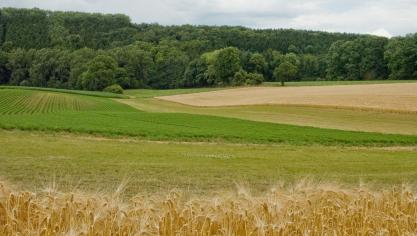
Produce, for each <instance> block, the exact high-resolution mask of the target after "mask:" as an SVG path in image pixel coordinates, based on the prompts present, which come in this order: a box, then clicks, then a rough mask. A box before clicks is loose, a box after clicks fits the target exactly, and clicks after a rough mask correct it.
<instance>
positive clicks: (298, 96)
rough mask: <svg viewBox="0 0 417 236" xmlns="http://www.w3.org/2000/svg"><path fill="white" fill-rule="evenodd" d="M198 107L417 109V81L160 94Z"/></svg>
mask: <svg viewBox="0 0 417 236" xmlns="http://www.w3.org/2000/svg"><path fill="white" fill-rule="evenodd" d="M157 98H158V99H161V100H166V101H171V102H177V103H181V104H186V105H191V106H199V107H218V106H240V105H261V104H277V105H308V106H326V107H344V108H358V109H377V110H387V111H399V112H412V113H416V112H417V83H403V84H368V85H335V86H307V87H250V88H237V89H227V90H220V91H212V92H203V93H194V94H182V95H173V96H163V97H157Z"/></svg>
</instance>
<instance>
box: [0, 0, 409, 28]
mask: <svg viewBox="0 0 417 236" xmlns="http://www.w3.org/2000/svg"><path fill="white" fill-rule="evenodd" d="M0 7H22V8H32V7H38V8H41V9H50V10H64V11H82V12H102V13H124V14H127V15H129V16H130V17H131V19H132V20H133V21H134V22H136V23H142V22H147V23H160V24H163V25H172V24H205V25H243V26H247V27H252V28H295V29H312V30H324V31H338V32H353V33H373V34H377V35H383V36H391V35H394V36H395V35H404V34H407V33H415V32H417V0H395V1H394V0H135V1H134V0H0Z"/></svg>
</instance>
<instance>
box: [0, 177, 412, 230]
mask: <svg viewBox="0 0 417 236" xmlns="http://www.w3.org/2000/svg"><path fill="white" fill-rule="evenodd" d="M0 186H1V187H0V235H415V234H416V233H417V193H416V192H414V191H413V190H412V189H411V188H409V187H407V186H399V187H397V188H395V187H392V188H391V189H389V190H383V191H373V190H369V189H368V188H367V187H364V186H362V187H357V188H352V187H349V188H342V187H340V186H337V185H334V184H311V183H309V182H308V181H300V182H299V183H298V184H295V185H292V186H291V187H288V186H287V187H283V186H284V185H277V187H275V188H273V189H272V190H271V191H270V192H268V193H265V194H264V195H262V196H252V195H251V194H250V193H249V192H248V191H246V190H245V189H244V188H241V189H239V190H238V191H237V192H236V193H234V194H220V195H217V196H211V197H207V196H206V197H185V195H183V194H181V193H175V192H172V193H171V194H169V195H168V196H165V197H153V198H152V197H140V196H137V197H134V198H131V199H130V200H128V201H127V200H125V199H124V198H123V196H122V194H121V193H122V189H123V188H119V189H118V190H117V191H115V193H114V194H110V195H107V194H83V193H60V192H58V191H56V190H55V189H54V188H49V189H47V190H45V191H43V192H40V193H31V192H25V191H23V192H19V191H12V190H10V188H8V186H7V185H5V184H4V183H3V184H1V185H0Z"/></svg>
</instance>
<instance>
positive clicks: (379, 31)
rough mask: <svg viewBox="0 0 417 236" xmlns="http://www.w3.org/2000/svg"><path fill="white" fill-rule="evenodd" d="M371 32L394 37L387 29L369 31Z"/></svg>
mask: <svg viewBox="0 0 417 236" xmlns="http://www.w3.org/2000/svg"><path fill="white" fill-rule="evenodd" d="M369 34H372V35H376V36H382V37H386V38H392V34H390V32H388V31H387V30H386V29H377V30H374V31H372V32H369Z"/></svg>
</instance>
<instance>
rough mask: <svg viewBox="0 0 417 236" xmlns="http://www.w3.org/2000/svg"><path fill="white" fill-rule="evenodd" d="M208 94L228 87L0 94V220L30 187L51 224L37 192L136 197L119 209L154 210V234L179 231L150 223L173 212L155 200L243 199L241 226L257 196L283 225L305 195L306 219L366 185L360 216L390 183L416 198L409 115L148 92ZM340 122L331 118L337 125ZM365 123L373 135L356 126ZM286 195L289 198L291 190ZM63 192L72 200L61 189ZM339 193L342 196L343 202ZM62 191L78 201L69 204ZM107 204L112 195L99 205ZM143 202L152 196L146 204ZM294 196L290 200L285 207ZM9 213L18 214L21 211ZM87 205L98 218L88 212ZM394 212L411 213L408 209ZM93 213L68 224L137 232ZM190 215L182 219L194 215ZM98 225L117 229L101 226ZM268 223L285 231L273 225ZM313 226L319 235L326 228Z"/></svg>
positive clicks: (61, 199) (378, 210) (414, 141)
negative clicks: (181, 100)
mask: <svg viewBox="0 0 417 236" xmlns="http://www.w3.org/2000/svg"><path fill="white" fill-rule="evenodd" d="M216 91H219V92H222V91H227V89H226V88H222V89H216V88H206V89H180V90H130V91H126V96H123V98H122V97H111V96H110V97H109V96H107V95H104V96H101V95H100V94H94V93H93V94H88V95H83V94H82V93H78V92H74V93H68V92H66V91H57V90H37V89H30V90H27V89H17V88H2V89H0V127H2V129H1V130H0V144H1V152H0V163H2V164H1V165H0V182H1V183H2V184H1V186H2V187H0V206H1V204H3V205H4V206H6V207H3V208H1V207H0V214H1V211H3V212H7V215H8V216H10V217H11V218H7V219H6V218H4V220H6V222H9V221H10V222H12V219H17V218H18V216H13V214H18V215H21V214H23V213H16V212H13V211H12V209H13V207H12V206H13V205H14V204H18V203H17V202H16V201H14V200H13V199H12V198H10V197H11V196H18V197H19V199H26V197H27V196H28V195H27V194H28V193H27V192H26V193H25V192H19V189H24V190H26V191H30V192H33V193H34V195H31V196H32V197H31V198H30V200H28V201H30V202H32V204H37V205H38V206H39V208H43V207H45V210H44V211H43V214H44V215H43V216H40V215H38V216H37V217H45V218H47V219H50V220H51V221H52V219H53V218H54V214H58V213H57V212H58V211H60V210H59V209H61V208H59V207H58V208H54V207H46V205H43V204H41V202H44V201H45V199H44V196H55V198H54V199H56V204H67V205H68V204H69V205H71V204H77V205H78V206H80V204H81V205H82V204H84V203H83V202H84V201H94V202H96V203H97V204H107V205H108V206H110V205H109V204H114V205H113V206H119V205H120V204H125V201H126V199H136V200H137V201H140V202H136V203H135V206H129V208H130V209H136V210H139V211H140V209H139V208H137V207H139V206H140V204H143V205H142V206H143V207H150V208H152V207H156V208H160V209H161V211H160V212H159V211H158V212H156V211H153V213H152V214H151V213H146V214H145V213H144V214H141V215H140V217H148V218H147V219H148V221H147V222H149V223H150V222H152V224H159V226H158V227H153V226H152V227H151V226H149V227H148V228H146V229H142V230H144V231H146V232H154V233H155V232H157V231H158V230H164V229H165V230H168V231H169V230H174V228H175V227H179V228H180V229H175V230H176V231H178V232H179V231H181V230H186V227H185V226H181V224H179V223H178V224H176V225H175V226H174V225H172V224H170V223H167V222H165V221H160V219H162V218H159V216H161V215H163V214H171V213H168V212H165V209H171V210H173V208H164V207H160V206H162V205H164V204H165V203H164V200H162V199H165V196H168V197H167V198H168V199H170V201H173V202H175V204H177V205H176V206H175V209H178V210H179V211H182V210H185V209H186V208H183V207H182V206H186V205H187V204H196V205H200V206H204V207H206V208H210V209H211V208H212V207H214V205H211V203H213V204H214V202H216V201H218V200H216V199H222V201H224V202H223V203H222V204H225V206H226V205H228V204H237V205H241V204H245V205H244V206H243V205H241V206H242V208H241V210H239V211H237V212H236V214H240V213H239V212H241V211H246V212H250V214H251V215H248V216H247V217H248V218H247V219H246V220H247V222H252V221H253V219H254V218H255V217H256V218H259V217H260V216H261V215H262V214H263V213H261V212H259V211H258V210H257V209H258V208H259V206H260V205H259V204H261V202H263V203H265V202H266V201H267V202H268V203H267V204H270V205H268V208H270V209H272V208H273V205H274V204H276V202H280V204H283V206H286V207H284V208H282V211H280V213H277V212H276V214H277V215H276V216H275V217H276V218H268V219H269V221H268V220H267V219H264V220H263V222H264V223H265V224H266V225H270V224H271V223H272V222H275V221H276V220H278V219H279V220H284V221H286V220H287V219H286V218H285V217H284V215H285V214H287V213H285V212H290V211H292V209H295V208H297V207H301V206H304V203H306V204H308V202H314V204H313V205H311V207H312V208H306V211H305V212H303V213H301V212H300V214H301V215H304V216H307V215H308V214H310V213H311V214H312V215H309V217H315V216H313V215H314V214H316V213H317V211H315V210H314V209H321V208H323V207H331V206H332V204H333V203H332V201H334V203H336V202H338V203H340V202H341V201H344V204H346V206H347V207H348V208H349V209H352V207H354V206H355V200H353V199H357V200H358V201H359V199H361V200H360V201H365V200H364V199H363V198H362V197H363V195H361V193H363V192H364V191H367V196H368V197H369V201H373V203H372V204H374V206H375V207H373V208H372V211H369V212H370V213H369V216H368V217H374V215H375V214H382V215H386V214H388V213H387V212H385V210H383V208H382V207H379V206H382V204H386V203H383V202H380V201H379V200H378V199H381V197H382V195H381V194H386V195H384V197H383V198H384V199H388V198H389V199H396V197H398V196H399V195H398V194H400V193H398V190H397V189H395V186H402V185H403V184H404V183H407V184H409V186H410V189H409V190H407V191H408V192H407V194H406V195H407V197H410V199H412V197H411V196H414V195H413V194H414V193H415V192H413V190H412V189H414V186H415V185H416V184H417V183H416V182H415V180H416V179H417V172H416V171H415V170H416V169H417V160H416V157H417V156H416V153H417V136H416V132H415V131H416V122H415V118H416V114H414V113H407V112H398V113H395V112H384V111H375V110H357V109H347V108H343V109H342V108H338V109H336V108H330V107H314V106H291V105H256V106H250V105H248V106H232V107H193V106H187V105H184V104H178V103H173V102H169V101H163V100H160V99H158V98H156V97H160V96H165V95H168V96H172V95H178V94H182V95H184V96H187V94H190V95H193V96H195V95H196V94H198V93H202V94H206V93H211V92H216ZM182 95H180V96H182ZM317 112H319V114H317ZM271 114H272V115H271ZM290 114H292V116H291V115H290ZM294 118H298V120H297V119H294ZM290 120H292V121H290ZM294 120H295V121H296V122H294ZM361 121H362V123H361ZM285 123H288V124H285ZM338 123H339V124H341V125H338V126H337V125H336V124H338ZM326 125H327V126H328V127H321V126H326ZM349 130H355V131H349ZM370 130H371V131H374V132H365V131H370ZM22 144H24V148H22ZM304 181H305V182H304ZM120 185H122V186H123V187H122V189H123V190H120ZM364 185H365V186H366V190H364V189H365V187H363V186H364ZM277 188H278V189H279V190H278V191H279V192H277ZM380 188H384V189H393V190H392V192H390V193H380V192H378V191H377V189H380ZM10 189H12V190H10ZM15 189H17V190H15ZM117 189H119V190H117ZM271 189H273V190H272V192H271ZM114 191H116V192H115V193H113V192H114ZM120 191H122V192H120ZM173 191H174V192H173ZM294 191H299V192H298V193H299V194H295V195H294ZM67 192H71V193H72V195H66V193H67ZM35 193H37V194H35ZM236 193H237V194H236ZM335 193H336V195H334V194H335ZM2 194H3V195H2ZM44 194H45V195H44ZM137 194H139V196H143V197H138V196H137ZM176 194H178V195H176ZM303 194H304V195H303ZM337 194H341V195H337ZM301 195H303V196H304V197H302V196H301ZM347 195H348V196H349V198H345V197H342V196H347ZM70 196H72V198H74V197H75V199H76V200H73V201H76V202H77V203H75V202H73V203H71V202H67V199H69V198H71V197H70ZM135 196H136V197H135ZM175 196H178V197H175ZM203 196H204V197H203ZM277 196H280V197H277ZM330 196H332V197H330ZM404 197H405V195H404ZM108 199H115V201H114V202H108ZM139 199H142V200H139ZM149 199H153V200H152V203H151V202H149V201H148V200H149ZM191 199H192V200H191ZM267 199H268V200H267ZM284 199H286V200H284ZM323 199H327V200H328V201H327V203H326V204H330V205H326V204H325V203H324V202H325V201H324V200H323ZM348 199H351V200H348ZM116 200H117V201H116ZM136 200H134V201H136ZM292 200H294V201H298V202H299V204H300V205H298V206H295V205H291V201H292ZM25 201H26V200H25ZM269 201H270V202H269ZM303 201H305V202H303ZM329 201H330V202H329ZM129 204H130V203H129ZM322 204H324V205H322ZM410 204H413V203H411V202H410ZM216 206H218V205H216ZM309 206H310V205H309ZM9 207H10V208H9ZM293 207H295V208H293ZM19 209H20V211H22V212H23V211H24V212H26V210H25V208H24V207H23V206H22V207H19ZM213 209H215V208H213ZM224 209H226V208H224ZM358 209H361V208H360V207H359V208H358ZM109 210H110V209H109ZM9 211H10V212H9ZM27 211H28V212H26V213H25V214H35V213H33V212H32V213H29V212H30V209H27ZM89 211H90V212H96V213H97V212H98V209H97V208H91V209H90V210H89ZM168 211H170V210H168ZM54 212H55V213H54ZM314 212H316V213H314ZM371 212H372V213H371ZM401 212H403V213H404V212H405V211H404V210H401ZM5 214H6V213H5ZM59 214H64V213H63V212H61V213H59ZM147 214H148V215H147ZM199 214H200V213H199ZM201 214H203V212H201ZM210 214H211V215H216V217H214V218H210V217H209V216H207V217H209V218H210V220H211V221H212V222H213V224H216V225H217V226H214V225H213V226H212V227H213V228H211V229H207V228H204V229H203V228H201V229H199V230H208V231H210V232H218V230H225V229H224V227H226V226H225V225H222V224H221V223H220V221H221V220H220V219H223V218H222V217H224V216H222V215H221V214H220V212H217V211H213V212H211V213H210ZM337 214H341V215H340V216H342V215H343V214H342V213H341V212H338V213H337ZM404 214H406V215H409V216H410V217H414V215H413V212H412V211H409V212H406V213H404ZM301 215H300V217H301ZM48 217H49V218H48ZM178 217H183V218H184V217H185V216H178ZM329 217H330V216H329ZM349 217H351V218H349ZM349 217H348V218H346V217H344V218H343V219H345V221H344V222H348V221H349V220H348V219H352V223H346V224H347V226H346V228H344V229H338V230H342V231H343V230H346V232H356V231H354V228H355V227H354V224H353V222H354V221H353V219H354V217H355V216H354V214H353V213H352V215H351V216H349ZM98 219H99V220H100V222H102V223H98V221H88V220H81V218H79V220H81V221H79V222H78V221H77V222H78V223H77V227H80V228H77V229H75V228H74V229H73V230H74V231H77V232H82V231H83V230H84V228H83V227H82V225H84V226H85V225H88V226H91V225H95V227H96V228H95V229H94V232H101V231H100V230H106V232H110V231H111V230H121V231H123V230H126V232H136V231H135V230H137V228H135V229H133V228H132V227H133V226H132V225H129V224H128V223H126V222H136V221H138V220H139V221H140V218H136V216H134V214H133V212H131V213H129V216H121V218H119V219H118V220H117V222H115V221H113V220H114V219H112V218H108V216H106V215H101V216H100V217H99V218H98ZM199 219H200V218H199V217H197V218H195V219H194V218H187V220H189V221H193V222H199ZM207 219H208V218H207ZM224 219H226V218H224ZM332 219H334V218H332ZM26 220H27V219H26V218H22V219H20V220H19V221H16V222H17V224H19V225H21V228H20V229H25V228H26V227H27V226H28V225H30V224H32V223H33V222H32V223H28V222H27V221H26ZM341 220H342V218H340V222H342V221H341ZM395 220H396V221H395V222H397V223H395V224H399V222H402V218H401V217H399V218H397V219H395ZM54 222H55V221H54ZM54 222H51V223H50V224H55V225H56V226H55V230H58V229H59V230H61V231H62V232H65V230H66V228H67V227H68V226H66V225H65V223H64V222H61V223H59V224H58V223H57V222H55V223H54ZM105 222H106V223H105ZM123 222H125V223H123ZM164 222H165V223H164ZM297 222H298V223H299V224H300V225H299V226H297V229H298V230H299V229H301V228H302V227H306V228H310V227H312V226H311V225H309V224H313V223H311V222H310V223H307V222H305V223H302V222H303V221H302V220H301V218H300V220H297ZM1 223H2V222H0V230H3V232H13V231H12V230H14V229H12V228H7V227H5V228H1V227H2V224H1ZM200 223H201V222H200ZM200 223H196V224H200ZM98 224H114V225H115V227H113V228H112V229H106V228H105V227H104V226H103V227H101V226H100V227H99V226H98ZM164 224H167V225H166V226H163V225H164ZM393 224H394V223H393ZM3 225H10V224H9V223H4V224H3ZM246 225H248V226H249V225H250V224H249V223H247V224H246ZM301 225H304V226H301ZM31 227H32V228H31V229H30V230H35V229H36V230H42V229H41V228H37V227H38V226H37V225H35V226H31ZM48 227H49V226H48ZM119 227H121V228H119ZM164 227H168V228H164ZM235 227H236V228H234V229H232V230H231V232H238V231H239V230H242V229H240V228H239V227H240V226H239V225H238V224H236V226H235ZM250 227H254V228H251V231H254V230H255V228H256V227H255V226H250ZM364 227H365V226H364ZM366 227H369V228H372V227H373V226H370V225H368V226H366ZM381 227H382V228H384V230H385V231H384V232H394V230H395V229H394V228H393V226H392V225H391V226H387V225H384V226H381ZM414 229H415V228H414V227H413V226H412V225H409V224H408V225H404V226H403V227H402V228H401V231H400V232H414V231H413V230H414ZM43 230H47V226H45V227H44V228H43ZM189 230H192V229H189ZM258 230H265V228H259V229H258ZM274 230H279V231H280V232H284V231H285V232H287V231H288V232H290V231H291V230H295V229H294V228H292V226H290V225H285V224H283V225H282V226H281V228H275V229H274ZM316 230H317V232H327V231H326V230H327V229H326V228H320V229H318V228H317V229H316ZM352 230H353V231H352ZM121 231H120V232H121ZM168 231H167V232H168ZM342 231H340V232H342ZM30 232H34V231H30ZM36 232H37V231H36ZM91 232H92V231H91ZM118 232H119V231H118ZM187 232H188V231H187ZM190 232H191V231H190ZM239 232H240V231H239ZM242 232H244V231H242ZM395 232H397V231H395ZM261 235H262V234H261Z"/></svg>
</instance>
